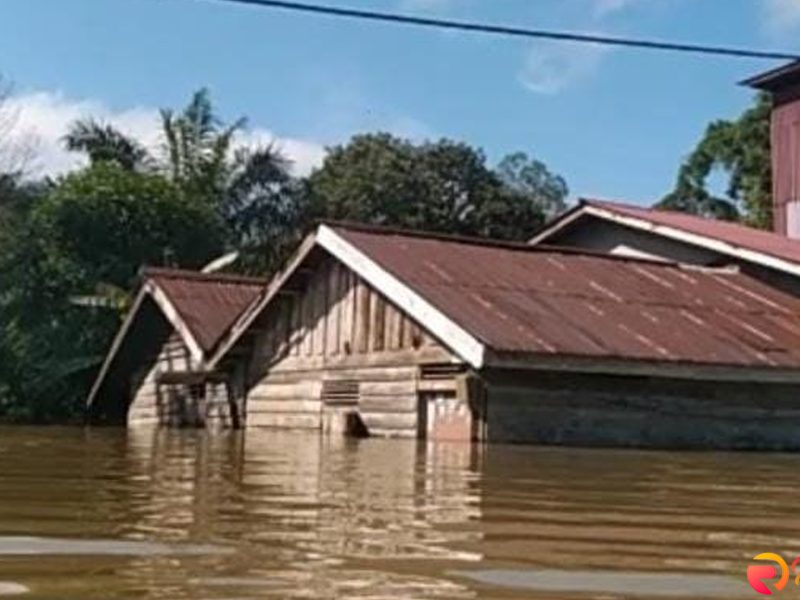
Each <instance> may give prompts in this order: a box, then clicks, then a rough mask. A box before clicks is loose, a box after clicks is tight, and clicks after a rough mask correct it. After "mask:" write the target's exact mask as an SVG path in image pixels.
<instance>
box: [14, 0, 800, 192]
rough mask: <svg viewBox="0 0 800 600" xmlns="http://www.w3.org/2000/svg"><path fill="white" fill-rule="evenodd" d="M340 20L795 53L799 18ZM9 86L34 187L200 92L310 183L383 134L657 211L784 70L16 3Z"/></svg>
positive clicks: (205, 0)
mask: <svg viewBox="0 0 800 600" xmlns="http://www.w3.org/2000/svg"><path fill="white" fill-rule="evenodd" d="M326 1H327V3H329V4H338V5H343V6H346V5H349V6H358V7H365V8H375V9H385V10H402V11H405V12H414V13H424V14H436V15H441V16H448V17H455V18H463V19H475V20H483V21H492V22H500V23H512V24H516V25H522V26H530V27H541V28H558V29H570V30H580V31H588V32H593V33H605V34H612V35H629V36H636V37H654V38H664V39H670V40H683V41H696V42H704V43H711V44H727V45H738V46H753V47H761V48H772V49H778V48H780V49H785V50H800V38H798V33H800V0H326ZM0 57H3V58H2V61H0V73H2V74H3V75H4V76H5V77H6V78H7V79H9V80H11V81H13V83H14V86H15V92H16V100H15V102H14V109H15V110H16V111H17V113H18V115H17V117H18V126H17V130H16V132H17V133H16V135H18V136H20V137H21V138H22V137H24V138H25V139H26V140H34V141H33V142H30V143H29V145H30V146H31V148H33V150H35V153H36V158H35V159H34V161H33V164H34V165H35V169H36V170H39V171H42V172H57V171H61V170H64V169H66V168H70V167H72V166H74V165H75V164H76V163H75V158H74V157H68V156H65V155H64V154H63V152H61V150H60V149H59V148H58V139H59V137H60V135H62V134H63V130H64V127H65V126H66V123H67V122H69V120H70V119H72V118H75V117H76V116H81V115H85V114H94V115H96V116H98V117H100V118H102V119H106V120H109V121H112V122H115V123H117V124H119V126H120V127H122V128H124V129H127V130H128V131H130V132H132V133H135V134H137V135H140V136H142V137H143V138H145V139H146V140H148V141H149V142H150V143H154V144H155V143H156V142H157V139H156V133H155V132H156V121H155V114H156V113H155V110H156V108H157V107H163V106H174V107H180V106H182V105H183V104H184V103H185V102H186V100H187V99H188V96H189V94H190V93H191V92H192V91H193V90H195V89H197V88H199V87H201V86H207V87H209V88H210V89H211V90H212V93H213V95H214V98H215V100H216V102H217V103H218V105H219V108H220V111H221V112H222V114H223V115H224V116H226V117H229V118H234V117H236V116H239V115H246V116H248V117H249V119H250V124H251V127H252V130H253V131H252V133H251V135H250V138H249V139H248V140H247V141H250V142H252V141H253V140H256V141H265V140H269V139H277V140H278V141H279V143H281V144H282V145H283V147H284V148H285V150H286V152H287V153H289V154H290V155H291V156H292V157H294V158H295V160H296V161H297V166H298V170H299V171H301V172H302V171H307V170H308V169H309V168H311V167H312V166H313V165H314V164H317V163H318V162H319V160H320V159H321V157H322V155H323V147H324V146H325V145H330V144H334V143H339V142H342V141H345V140H346V139H347V138H348V137H349V136H351V135H352V134H354V133H358V132H363V131H371V130H376V129H384V130H389V131H392V132H394V133H397V134H400V135H405V136H409V137H413V138H415V139H423V138H438V137H450V138H454V139H459V140H465V141H467V142H469V143H471V144H474V145H476V146H480V147H482V148H484V149H485V150H486V152H487V154H488V156H489V159H490V161H491V162H495V161H497V160H498V159H499V158H500V157H501V156H502V155H504V154H505V153H508V152H512V151H515V150H524V151H526V152H528V153H529V154H531V155H533V156H536V157H537V158H540V159H541V160H543V161H545V162H546V163H547V164H548V165H549V166H550V167H551V168H552V169H553V170H555V171H557V172H559V173H561V174H562V175H563V176H564V177H565V178H566V179H567V181H568V183H569V184H570V189H571V191H572V196H573V197H575V196H579V195H588V196H597V197H606V198H616V199H623V200H629V201H632V202H638V203H647V202H651V201H653V200H655V199H657V198H658V197H659V196H660V195H662V194H663V193H664V192H666V191H668V189H669V187H670V186H671V184H672V181H673V178H674V174H675V171H676V168H677V166H678V164H679V162H680V160H681V157H682V156H684V155H685V154H686V153H687V152H688V151H689V150H690V149H691V148H692V146H693V143H694V142H695V141H696V139H697V138H698V137H699V136H700V134H701V133H702V130H703V128H704V127H705V125H706V123H707V122H708V121H709V120H711V119H714V118H718V117H726V116H735V115H736V114H737V113H738V112H739V111H741V109H742V108H744V107H745V106H746V105H747V104H748V102H749V101H750V99H751V97H752V94H751V92H750V91H748V90H745V89H742V88H740V87H738V86H737V85H736V82H737V81H739V80H741V79H742V78H744V77H746V76H748V75H751V74H753V73H756V72H759V71H761V70H765V69H767V68H770V67H772V66H775V65H776V63H774V62H769V61H755V60H731V59H718V58H707V57H706V58H698V57H693V56H677V55H670V54H660V53H654V52H647V51H628V50H608V49H602V48H598V47H592V46H590V47H586V46H576V45H568V44H557V43H552V42H541V43H532V42H526V41H520V40H507V39H501V38H496V37H488V36H476V35H471V34H460V33H458V34H454V33H447V32H436V31H429V30H415V29H410V28H406V27H395V26H387V25H376V24H365V23H359V22H346V21H340V20H332V19H330V18H321V17H311V16H305V15H292V14H289V13H284V12H276V11H272V10H264V9H257V8H250V7H243V6H237V5H233V4H229V3H225V2H219V1H215V0H69V1H65V0H2V6H0Z"/></svg>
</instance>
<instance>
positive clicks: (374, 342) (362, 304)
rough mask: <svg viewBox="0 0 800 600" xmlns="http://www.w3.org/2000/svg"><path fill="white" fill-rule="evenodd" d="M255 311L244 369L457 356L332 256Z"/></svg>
mask: <svg viewBox="0 0 800 600" xmlns="http://www.w3.org/2000/svg"><path fill="white" fill-rule="evenodd" d="M313 262H314V263H315V264H314V266H313V267H312V268H310V269H300V270H299V272H298V273H297V275H296V276H295V278H293V279H294V281H289V282H287V284H286V286H285V288H284V289H283V290H282V291H281V293H280V294H278V295H277V297H276V298H275V299H274V300H273V302H272V303H271V304H270V306H269V307H267V308H266V310H265V311H264V313H263V314H262V315H261V317H260V318H259V323H260V326H258V327H257V332H256V333H255V334H254V336H253V352H252V354H251V358H250V365H249V372H250V373H252V374H254V376H255V378H256V379H257V378H259V377H260V376H261V375H262V374H263V373H264V372H266V371H268V370H269V371H273V372H274V371H293V370H294V371H296V370H317V369H323V368H324V369H327V368H336V367H341V368H346V367H354V368H355V367H362V366H368V365H372V366H380V365H392V364H422V363H442V362H447V363H450V362H459V361H458V359H457V358H456V356H455V354H454V353H453V352H452V351H451V350H449V349H448V348H447V347H446V346H445V345H444V344H443V343H441V342H440V341H439V340H437V339H436V338H435V337H434V336H433V335H432V334H431V333H430V332H429V331H427V330H426V329H424V328H423V327H422V326H421V325H420V324H419V323H417V322H416V321H415V320H414V319H412V318H411V317H410V316H409V315H408V314H406V313H405V312H404V311H403V310H401V309H400V308H398V307H397V306H396V305H395V304H394V303H393V302H392V301H391V299H390V298H388V297H386V296H385V295H383V294H382V293H381V292H379V291H378V290H376V289H375V288H374V287H373V286H371V285H370V284H368V283H367V282H366V281H364V280H363V279H362V278H361V277H359V276H358V275H357V274H356V273H354V272H353V271H352V270H350V269H349V268H348V267H346V266H345V265H343V264H342V263H341V262H340V261H338V260H337V259H335V258H334V257H332V256H330V255H328V254H324V255H320V256H318V257H316V259H315V260H314V261H313Z"/></svg>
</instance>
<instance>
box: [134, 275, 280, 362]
mask: <svg viewBox="0 0 800 600" xmlns="http://www.w3.org/2000/svg"><path fill="white" fill-rule="evenodd" d="M143 274H144V276H145V277H146V278H147V279H149V280H151V281H152V282H153V283H155V284H156V285H157V286H158V287H159V288H161V289H162V290H163V291H164V293H165V294H166V295H167V297H168V298H169V300H170V302H171V303H172V305H173V306H174V307H175V310H177V311H178V313H179V314H180V316H181V318H182V319H183V321H184V323H186V325H187V327H189V329H190V330H191V332H192V335H194V337H195V339H196V340H197V343H198V344H199V345H200V347H201V348H202V349H203V351H204V352H209V351H211V350H213V349H214V348H215V347H216V345H217V343H218V342H219V341H220V339H221V338H222V336H223V335H224V334H225V333H226V332H227V331H228V329H229V328H230V327H231V325H233V323H234V322H235V321H236V319H237V318H238V317H239V315H241V314H242V312H244V310H245V309H246V308H247V307H248V306H249V305H250V304H251V303H252V302H253V301H254V300H255V299H256V297H257V296H258V295H259V293H260V292H261V291H262V290H263V288H264V286H265V285H266V281H265V280H261V279H255V278H250V277H239V276H236V275H226V274H222V273H197V272H194V271H181V270H176V269H154V268H148V269H146V270H145V271H144V273H143Z"/></svg>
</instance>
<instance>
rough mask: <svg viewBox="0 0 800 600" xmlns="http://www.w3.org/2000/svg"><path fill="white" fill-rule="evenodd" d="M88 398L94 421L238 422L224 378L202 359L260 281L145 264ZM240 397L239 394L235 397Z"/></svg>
mask: <svg viewBox="0 0 800 600" xmlns="http://www.w3.org/2000/svg"><path fill="white" fill-rule="evenodd" d="M141 279H142V283H141V286H140V288H139V291H138V293H137V295H136V299H135V300H134V303H133V306H132V307H131V309H130V311H129V312H128V315H127V317H126V319H125V321H124V322H123V324H122V327H121V328H120V331H119V333H118V334H117V336H116V338H115V339H114V342H113V344H112V346H111V349H110V351H109V353H108V355H107V357H106V359H105V362H104V363H103V365H102V367H101V369H100V372H99V374H98V376H97V379H96V381H95V383H94V386H93V387H92V390H91V393H90V395H89V399H88V405H89V408H90V416H91V418H92V419H93V420H95V421H106V422H116V423H121V422H126V421H127V422H130V423H152V424H160V425H172V426H184V425H194V426H196V425H212V424H219V425H223V426H239V425H241V421H240V415H241V414H242V412H243V408H242V407H241V403H240V402H239V404H237V396H236V391H235V390H234V388H233V387H232V385H231V382H230V381H229V378H228V377H227V376H226V377H224V378H219V377H213V376H208V375H207V374H205V372H204V365H205V364H206V362H207V361H208V360H209V358H210V357H211V355H212V354H213V352H214V350H215V349H216V347H217V344H218V343H219V342H220V341H221V339H222V337H223V335H224V334H225V333H226V332H227V331H228V329H229V328H230V326H231V325H232V324H233V323H234V322H235V321H236V319H237V318H238V317H239V315H241V313H242V312H243V311H244V309H246V308H247V307H248V306H249V305H250V304H251V303H252V302H253V300H255V298H256V297H257V296H258V294H259V293H260V292H261V290H262V289H263V287H264V284H265V281H263V280H260V279H251V278H245V277H238V276H230V275H222V274H206V273H197V272H194V271H180V270H176V269H154V268H146V269H144V270H143V271H142V274H141ZM238 397H239V398H241V394H239V396H238Z"/></svg>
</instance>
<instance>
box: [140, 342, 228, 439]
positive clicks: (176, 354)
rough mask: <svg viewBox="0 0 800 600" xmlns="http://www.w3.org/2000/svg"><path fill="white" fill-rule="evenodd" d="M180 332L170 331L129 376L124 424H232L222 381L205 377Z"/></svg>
mask: <svg viewBox="0 0 800 600" xmlns="http://www.w3.org/2000/svg"><path fill="white" fill-rule="evenodd" d="M197 369H198V365H196V364H194V362H193V361H192V358H191V355H190V353H189V350H188V348H187V347H186V345H185V344H184V343H183V341H182V340H181V338H180V335H179V334H178V333H177V332H174V333H173V334H172V335H171V336H170V337H169V339H168V340H167V341H166V342H165V343H164V344H163V345H162V347H161V348H160V350H159V351H158V354H157V355H156V357H155V358H154V359H153V360H152V361H148V363H147V366H146V367H144V368H143V370H142V371H140V372H139V373H135V374H134V376H133V377H132V379H131V383H130V389H131V404H130V407H129V409H128V425H129V426H142V425H156V426H164V427H204V426H210V427H233V426H236V425H237V410H236V407H235V405H234V404H232V403H231V402H230V400H229V391H228V390H229V387H228V384H227V382H226V381H206V380H205V378H204V377H203V376H201V375H197V376H195V375H194V374H193V371H196V370H197Z"/></svg>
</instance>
